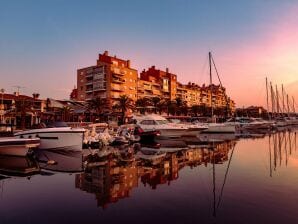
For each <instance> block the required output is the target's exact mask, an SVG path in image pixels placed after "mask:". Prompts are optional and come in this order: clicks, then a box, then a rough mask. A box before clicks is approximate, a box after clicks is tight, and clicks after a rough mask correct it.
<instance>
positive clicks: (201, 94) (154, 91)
mask: <svg viewBox="0 0 298 224" xmlns="http://www.w3.org/2000/svg"><path fill="white" fill-rule="evenodd" d="M211 91H212V94H211ZM225 91H226V90H225V88H223V87H220V86H219V85H212V86H205V85H203V86H201V87H200V86H199V85H197V84H195V83H190V82H189V83H188V84H181V83H179V82H178V81H177V75H176V74H173V73H171V72H169V69H168V68H166V70H165V71H162V70H160V69H156V68H155V66H151V67H150V68H149V69H147V70H145V69H144V70H143V71H142V72H141V73H140V77H139V78H138V71H137V70H136V69H134V68H131V64H130V60H123V59H119V58H117V57H116V56H110V55H109V53H108V51H105V52H104V53H103V54H99V57H98V60H97V63H96V65H94V66H90V67H86V68H82V69H78V70H77V89H76V91H75V92H73V93H72V94H71V96H74V97H76V99H77V100H79V101H88V100H91V99H92V98H96V97H100V98H104V99H106V100H107V108H111V107H112V106H113V105H114V104H115V103H117V101H118V99H119V98H120V96H121V95H127V96H128V97H129V98H131V99H132V100H133V101H136V100H137V99H140V98H144V97H147V98H151V97H159V98H161V99H169V100H175V99H176V98H181V99H182V100H183V101H185V102H186V104H187V106H189V107H191V106H193V105H205V106H208V107H210V106H211V96H212V101H213V102H212V103H213V106H214V107H215V108H216V107H226V105H227V104H228V106H229V108H230V110H231V111H232V112H233V111H235V103H234V101H232V100H231V99H230V98H228V97H227V98H226V96H225V94H226V93H225ZM226 99H228V103H227V102H226Z"/></svg>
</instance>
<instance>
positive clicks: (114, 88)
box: [111, 87, 123, 92]
mask: <svg viewBox="0 0 298 224" xmlns="http://www.w3.org/2000/svg"><path fill="white" fill-rule="evenodd" d="M111 90H112V91H116V92H123V90H122V89H120V88H116V87H112V88H111Z"/></svg>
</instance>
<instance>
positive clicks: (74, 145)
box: [15, 128, 84, 151]
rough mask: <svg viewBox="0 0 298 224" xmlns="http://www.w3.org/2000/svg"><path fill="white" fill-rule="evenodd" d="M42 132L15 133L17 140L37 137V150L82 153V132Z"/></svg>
mask: <svg viewBox="0 0 298 224" xmlns="http://www.w3.org/2000/svg"><path fill="white" fill-rule="evenodd" d="M48 129H49V130H42V129H40V130H42V131H39V129H36V130H31V131H24V132H20V133H17V134H16V135H15V136H17V137H19V138H30V137H38V138H39V139H40V145H39V147H38V148H39V149H45V150H68V151H82V146H83V136H84V130H82V129H79V130H74V129H64V130H57V129H56V130H50V129H51V128H48Z"/></svg>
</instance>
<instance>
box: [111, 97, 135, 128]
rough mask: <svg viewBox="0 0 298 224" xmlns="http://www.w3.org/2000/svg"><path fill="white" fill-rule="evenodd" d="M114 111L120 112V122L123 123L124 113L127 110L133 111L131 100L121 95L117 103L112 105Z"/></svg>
mask: <svg viewBox="0 0 298 224" xmlns="http://www.w3.org/2000/svg"><path fill="white" fill-rule="evenodd" d="M114 109H118V110H120V111H121V121H122V123H123V124H124V123H125V112H126V111H127V110H128V109H134V106H133V100H132V99H130V98H129V97H128V96H127V95H122V96H120V98H119V102H118V103H117V104H116V105H114Z"/></svg>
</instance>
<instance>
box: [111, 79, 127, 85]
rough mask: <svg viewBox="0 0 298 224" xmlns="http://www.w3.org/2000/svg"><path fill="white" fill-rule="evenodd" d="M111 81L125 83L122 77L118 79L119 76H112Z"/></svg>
mask: <svg viewBox="0 0 298 224" xmlns="http://www.w3.org/2000/svg"><path fill="white" fill-rule="evenodd" d="M112 82H114V83H120V84H121V83H125V80H124V79H120V78H113V79H112Z"/></svg>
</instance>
